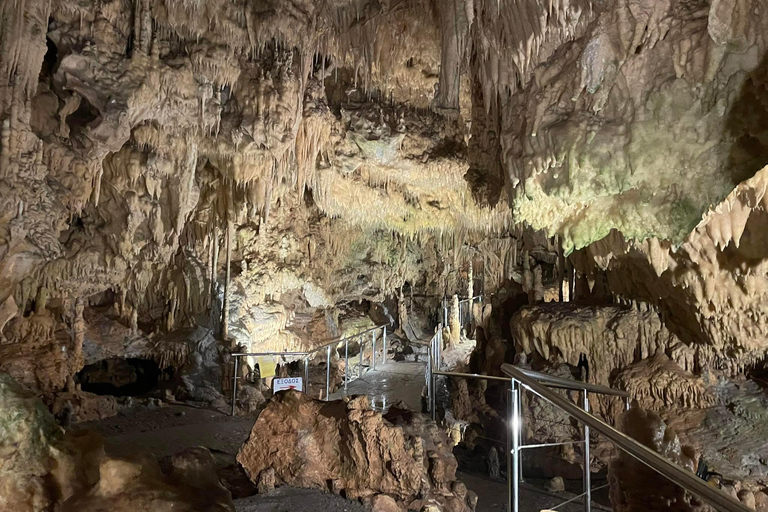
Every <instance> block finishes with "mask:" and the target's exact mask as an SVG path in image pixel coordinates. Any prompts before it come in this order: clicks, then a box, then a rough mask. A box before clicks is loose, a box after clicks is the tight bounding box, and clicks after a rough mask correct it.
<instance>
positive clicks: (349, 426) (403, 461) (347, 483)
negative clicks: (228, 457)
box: [237, 391, 474, 512]
mask: <svg viewBox="0 0 768 512" xmlns="http://www.w3.org/2000/svg"><path fill="white" fill-rule="evenodd" d="M387 418H389V420H387V419H385V418H383V417H382V416H381V414H380V413H377V412H374V411H373V410H372V409H371V408H370V405H369V404H368V399H367V397H365V396H361V397H356V398H353V399H351V400H349V401H334V402H321V401H317V400H313V399H311V398H309V397H308V396H307V395H305V394H302V393H298V392H294V391H285V392H282V393H279V394H277V395H276V396H275V397H274V398H273V399H272V400H271V401H270V402H269V403H268V404H267V407H266V408H265V409H264V410H263V411H262V412H261V414H260V415H259V418H258V420H256V423H255V424H254V426H253V431H252V432H251V436H250V437H249V439H248V441H246V443H245V444H244V445H243V447H242V448H241V449H240V452H239V453H238V455H237V460H238V462H239V463H240V464H241V465H242V466H243V468H244V469H245V471H246V472H247V473H248V475H249V477H250V478H251V480H252V481H254V482H255V483H258V482H260V481H262V479H268V478H272V477H271V476H270V477H267V476H263V477H262V475H271V474H272V473H274V475H275V479H276V482H277V483H278V484H280V485H290V486H296V487H307V488H314V489H322V490H330V491H332V492H334V493H339V494H341V493H343V494H344V495H345V496H346V497H347V498H349V499H362V500H368V499H371V500H373V501H372V502H371V503H372V504H374V505H377V506H379V507H382V510H384V507H388V508H387V510H390V509H391V507H392V504H393V503H396V504H397V507H399V508H401V509H402V510H404V509H406V508H407V509H408V510H420V509H421V508H422V506H425V505H427V504H429V503H433V504H436V505H439V507H440V509H441V510H450V511H451V512H466V511H470V510H473V508H472V507H473V506H474V504H473V499H470V498H471V497H470V496H469V495H468V493H467V492H466V489H465V488H464V492H457V491H459V490H461V487H460V486H458V485H457V483H456V468H457V462H456V459H455V458H454V456H453V454H452V453H451V446H450V444H449V443H448V439H447V438H446V436H445V433H444V432H442V431H441V429H439V428H438V426H437V425H435V424H434V423H433V422H432V421H430V420H428V419H427V418H426V417H425V416H423V415H421V414H418V413H412V412H409V411H405V410H401V409H397V408H394V407H393V408H392V409H390V412H389V413H388V415H387ZM393 423H394V424H393Z"/></svg>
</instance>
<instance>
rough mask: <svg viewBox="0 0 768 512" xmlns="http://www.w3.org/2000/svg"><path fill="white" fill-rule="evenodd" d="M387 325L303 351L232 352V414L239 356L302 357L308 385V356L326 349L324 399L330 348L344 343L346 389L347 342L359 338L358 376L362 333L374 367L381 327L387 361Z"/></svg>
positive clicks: (327, 391) (328, 382) (328, 391)
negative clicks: (365, 336)
mask: <svg viewBox="0 0 768 512" xmlns="http://www.w3.org/2000/svg"><path fill="white" fill-rule="evenodd" d="M387 327H388V324H382V325H377V326H375V327H371V328H369V329H366V330H364V331H360V332H358V333H355V334H352V335H350V336H346V337H344V338H339V339H335V340H332V341H330V342H328V343H326V344H324V345H320V346H319V347H314V348H312V349H310V350H307V351H305V352H236V353H234V354H230V355H231V356H232V357H233V358H234V366H235V368H234V370H235V371H234V374H233V376H232V416H234V415H235V406H236V402H237V379H238V376H237V370H238V368H237V367H238V361H239V360H240V358H241V357H246V356H247V357H268V356H276V357H296V358H304V382H305V385H306V386H307V387H309V356H310V355H312V354H314V353H316V352H319V351H320V350H323V349H325V351H326V374H325V399H326V400H328V396H329V395H330V387H331V348H332V347H333V346H338V345H339V344H341V343H344V362H345V364H344V389H345V390H346V389H347V384H348V383H349V382H350V379H349V342H350V340H354V339H360V340H361V341H360V360H359V362H358V365H357V366H358V378H359V377H360V376H361V375H362V365H363V352H364V346H365V342H364V341H363V340H362V337H363V335H365V334H368V333H371V342H372V347H371V348H372V350H371V369H373V370H375V369H376V331H378V330H379V329H382V342H383V343H382V344H383V349H384V350H383V354H382V362H383V363H385V362H386V361H387Z"/></svg>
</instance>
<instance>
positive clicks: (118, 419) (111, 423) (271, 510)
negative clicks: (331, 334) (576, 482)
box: [76, 357, 606, 512]
mask: <svg viewBox="0 0 768 512" xmlns="http://www.w3.org/2000/svg"><path fill="white" fill-rule="evenodd" d="M456 359H457V360H459V359H463V357H457V358H456ZM425 371H426V364H425V363H423V362H393V361H390V362H388V363H384V364H380V365H378V366H377V368H376V370H374V371H369V372H368V373H366V374H365V375H364V376H363V377H362V378H360V379H358V380H356V381H354V382H351V383H350V385H349V386H348V389H347V392H346V395H347V396H351V395H358V394H367V395H368V396H370V397H371V403H372V405H373V406H374V407H375V408H377V409H378V410H386V409H388V408H389V407H390V406H391V405H392V404H395V403H397V402H402V403H403V404H404V405H405V407H407V408H408V409H411V410H415V411H421V410H422V392H423V389H424V379H425ZM343 396H345V393H344V391H343V390H341V391H338V392H336V393H334V394H333V395H331V398H333V399H340V398H342V397H343ZM255 420H256V416H255V415H253V416H237V417H231V416H229V415H228V414H226V413H223V412H220V411H216V410H212V409H203V408H196V407H192V406H188V405H166V406H163V407H155V408H146V407H141V408H136V409H135V410H128V411H124V412H122V413H121V414H119V415H117V416H114V417H111V418H107V419H104V420H100V421H92V422H86V423H81V424H78V425H77V426H76V428H77V429H88V430H95V431H97V432H99V433H100V434H101V435H102V436H103V437H104V441H105V449H106V451H107V453H109V454H110V455H113V456H117V457H128V456H133V455H135V454H137V453H147V452H149V453H151V454H153V455H154V456H155V457H157V458H158V459H159V460H160V461H161V464H162V463H163V459H166V458H168V457H170V456H171V455H173V454H175V453H177V452H179V451H181V450H184V449H185V448H189V447H193V446H204V447H206V448H208V449H210V450H211V452H212V453H213V455H214V458H215V460H216V465H217V471H218V473H219V476H220V478H221V479H222V481H223V482H224V483H225V485H226V486H227V487H228V488H229V489H230V491H231V492H232V496H233V499H234V500H235V507H236V510H237V511H238V512H251V511H255V510H259V511H264V512H285V511H291V512H302V511H308V512H309V511H314V510H318V505H320V507H319V509H320V510H327V511H331V512H362V511H363V510H365V508H364V507H363V506H362V505H361V504H359V503H357V502H353V501H349V500H345V499H343V498H341V497H338V496H335V495H331V494H327V493H322V492H320V491H314V490H307V489H293V488H280V489H277V490H276V491H275V492H273V493H270V494H267V495H253V493H254V492H255V489H254V488H253V485H252V484H251V483H250V482H249V481H248V479H247V477H246V476H245V474H244V473H243V471H242V469H240V468H239V466H238V465H237V463H236V461H235V456H236V454H237V451H238V450H239V448H240V446H241V445H242V444H243V443H244V442H245V441H246V439H247V438H248V435H249V433H250V431H251V429H252V427H253V423H254V422H255ZM459 478H460V479H461V480H462V481H464V482H465V484H466V485H467V488H468V489H470V490H472V491H474V492H476V493H477V494H478V496H479V501H478V505H477V511H478V512H500V511H503V510H505V507H506V505H505V503H506V496H507V494H506V493H507V488H506V483H505V482H503V481H498V480H493V479H490V478H488V477H487V476H485V475H481V474H478V473H475V472H468V471H462V472H460V476H459ZM521 491H522V502H521V508H520V510H521V511H522V512H539V511H540V510H545V509H547V508H548V507H551V506H553V505H556V504H558V503H561V502H563V501H564V500H566V499H568V498H570V497H572V496H573V494H570V493H567V492H565V493H560V494H558V495H552V494H551V493H547V492H545V491H543V490H542V488H541V486H540V485H530V484H525V485H524V486H523V487H522V489H521ZM593 508H594V509H595V510H598V509H600V510H606V509H602V508H599V507H593ZM558 510H559V511H564V512H576V511H580V510H583V505H581V503H580V502H575V503H571V504H568V505H565V506H562V507H559V508H558Z"/></svg>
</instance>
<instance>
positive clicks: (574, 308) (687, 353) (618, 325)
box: [511, 304, 694, 400]
mask: <svg viewBox="0 0 768 512" xmlns="http://www.w3.org/2000/svg"><path fill="white" fill-rule="evenodd" d="M511 330H512V337H513V339H514V340H515V343H516V346H517V347H518V349H519V350H518V352H520V353H523V354H528V355H531V354H534V353H535V354H536V355H538V356H539V357H541V358H543V359H544V360H546V361H548V362H550V363H552V364H554V365H558V364H563V363H565V364H569V365H571V366H572V367H578V366H579V364H580V362H581V361H583V360H585V361H586V363H587V364H588V367H589V371H588V372H587V380H588V381H589V382H591V383H594V384H600V385H603V386H610V385H612V384H613V379H614V378H615V371H616V370H621V369H624V368H626V367H627V366H629V365H630V364H632V363H635V362H639V361H642V360H645V359H648V358H651V357H653V356H655V355H656V354H665V353H667V352H668V353H669V355H670V357H671V358H672V360H673V361H675V362H676V363H677V365H678V366H679V368H678V370H680V371H681V372H682V371H683V370H686V369H687V370H690V371H693V370H694V366H693V359H692V354H691V350H690V349H688V347H686V345H684V344H683V343H681V342H680V341H679V340H678V339H677V338H676V337H675V335H674V334H672V333H671V332H670V331H669V330H667V329H666V327H665V326H664V324H663V323H662V322H661V320H660V318H659V315H658V314H657V313H656V312H655V311H654V310H653V309H651V308H648V307H644V306H643V305H640V307H631V306H618V305H617V306H579V305H574V304H547V305H544V306H526V307H523V308H522V309H521V310H520V311H519V312H518V313H517V314H516V315H515V316H514V317H513V318H512V320H511ZM636 398H638V399H639V398H640V397H639V396H638V397H636ZM671 399H672V397H670V400H671Z"/></svg>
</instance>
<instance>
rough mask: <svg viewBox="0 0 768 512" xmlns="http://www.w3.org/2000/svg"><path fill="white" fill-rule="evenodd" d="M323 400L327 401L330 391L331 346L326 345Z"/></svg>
mask: <svg viewBox="0 0 768 512" xmlns="http://www.w3.org/2000/svg"><path fill="white" fill-rule="evenodd" d="M325 363H326V364H325V400H326V402H327V401H328V395H330V389H331V346H330V345H328V348H327V349H326V356H325Z"/></svg>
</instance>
